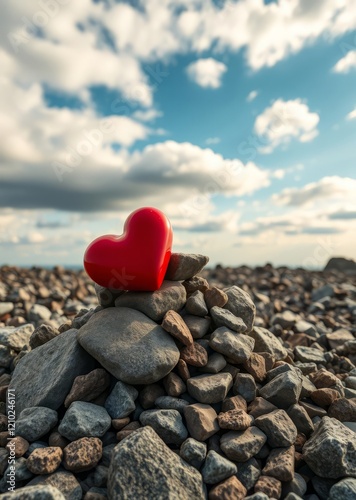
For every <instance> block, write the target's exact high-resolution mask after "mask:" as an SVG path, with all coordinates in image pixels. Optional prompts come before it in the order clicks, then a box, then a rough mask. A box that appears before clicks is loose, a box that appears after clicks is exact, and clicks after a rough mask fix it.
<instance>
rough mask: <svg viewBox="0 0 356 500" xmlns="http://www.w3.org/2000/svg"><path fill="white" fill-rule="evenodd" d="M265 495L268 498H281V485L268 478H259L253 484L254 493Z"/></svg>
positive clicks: (276, 480) (272, 478)
mask: <svg viewBox="0 0 356 500" xmlns="http://www.w3.org/2000/svg"><path fill="white" fill-rule="evenodd" d="M258 492H261V493H265V494H266V495H267V496H268V497H269V498H276V499H277V500H278V499H279V498H281V495H282V484H281V482H280V481H278V479H275V478H274V477H269V476H260V477H259V479H258V481H257V483H256V484H255V493H258Z"/></svg>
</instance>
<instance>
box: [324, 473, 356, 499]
mask: <svg viewBox="0 0 356 500" xmlns="http://www.w3.org/2000/svg"><path fill="white" fill-rule="evenodd" d="M341 498H342V500H354V499H355V498H356V479H354V478H351V477H347V478H345V479H342V480H341V481H339V482H338V483H336V484H334V486H332V487H331V488H330V492H329V497H328V500H340V499H341Z"/></svg>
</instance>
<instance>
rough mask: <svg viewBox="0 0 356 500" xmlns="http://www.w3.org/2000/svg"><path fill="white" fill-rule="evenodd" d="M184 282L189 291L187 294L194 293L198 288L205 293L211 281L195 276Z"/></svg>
mask: <svg viewBox="0 0 356 500" xmlns="http://www.w3.org/2000/svg"><path fill="white" fill-rule="evenodd" d="M182 284H183V286H184V288H185V289H186V291H187V295H189V294H191V293H194V292H195V291H196V290H200V291H201V292H203V293H204V292H206V290H208V288H209V283H208V282H207V281H206V279H204V278H201V277H200V276H193V277H192V278H190V279H189V280H185V281H184V282H183V283H182Z"/></svg>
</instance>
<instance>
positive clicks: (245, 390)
mask: <svg viewBox="0 0 356 500" xmlns="http://www.w3.org/2000/svg"><path fill="white" fill-rule="evenodd" d="M256 390H257V389H256V382H255V379H254V378H253V376H252V375H250V374H249V373H238V374H237V375H236V377H235V382H234V387H233V393H234V394H235V395H239V396H242V397H243V398H244V400H245V401H247V403H249V402H250V401H253V400H254V399H255V397H256Z"/></svg>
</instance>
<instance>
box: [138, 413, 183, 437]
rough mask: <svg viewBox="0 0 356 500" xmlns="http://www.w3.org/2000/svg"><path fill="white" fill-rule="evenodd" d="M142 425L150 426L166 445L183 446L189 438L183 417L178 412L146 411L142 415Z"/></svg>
mask: <svg viewBox="0 0 356 500" xmlns="http://www.w3.org/2000/svg"><path fill="white" fill-rule="evenodd" d="M140 422H141V424H142V425H150V426H151V427H152V428H153V429H154V430H155V431H156V432H157V434H158V435H159V437H160V438H161V439H163V441H164V442H165V443H166V444H176V445H181V444H182V443H183V441H184V440H185V439H187V437H188V431H187V429H186V427H185V425H184V424H183V420H182V416H181V414H180V413H179V411H177V410H146V411H144V412H142V413H141V415H140Z"/></svg>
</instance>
